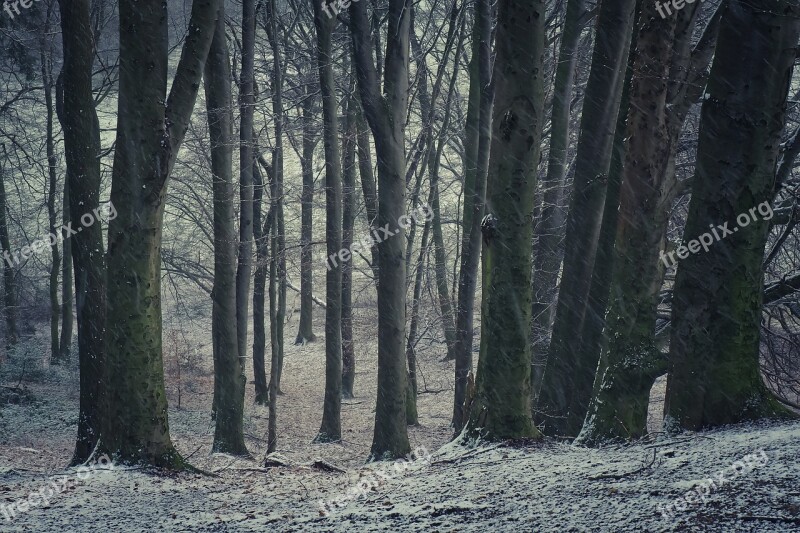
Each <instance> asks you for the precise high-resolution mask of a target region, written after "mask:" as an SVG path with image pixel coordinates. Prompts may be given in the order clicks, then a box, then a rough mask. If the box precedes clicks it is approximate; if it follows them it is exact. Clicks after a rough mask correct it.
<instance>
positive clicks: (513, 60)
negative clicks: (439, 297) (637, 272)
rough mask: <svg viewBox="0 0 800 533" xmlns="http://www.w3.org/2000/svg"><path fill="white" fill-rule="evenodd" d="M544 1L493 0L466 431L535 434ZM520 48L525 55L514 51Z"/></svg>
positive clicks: (494, 434) (492, 435)
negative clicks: (478, 283) (474, 366)
mask: <svg viewBox="0 0 800 533" xmlns="http://www.w3.org/2000/svg"><path fill="white" fill-rule="evenodd" d="M545 9H546V8H545V2H544V0H501V1H500V3H499V11H498V23H497V58H496V60H495V70H494V80H493V83H494V84H495V87H496V94H495V110H494V116H493V120H492V148H491V158H490V162H489V174H488V175H489V182H488V189H487V204H486V210H487V212H488V213H489V214H487V215H486V217H484V220H483V222H482V223H481V229H482V234H483V245H484V254H483V287H484V296H483V306H482V309H481V321H482V327H481V351H480V358H479V360H478V372H477V380H476V391H475V398H474V400H473V402H472V405H471V407H470V412H469V415H468V416H469V421H468V423H467V428H466V430H465V431H466V432H468V434H472V435H476V434H481V435H483V436H484V437H486V438H488V439H508V438H523V437H535V436H538V435H539V432H538V431H537V429H536V428H535V427H534V426H533V424H532V423H531V404H530V392H531V390H530V386H531V380H530V376H531V373H530V361H531V344H530V318H531V317H530V312H531V298H532V296H531V292H532V291H531V245H532V237H533V220H532V217H533V208H534V206H533V197H534V191H535V189H536V166H537V164H538V162H539V156H540V150H541V149H540V141H541V135H542V124H543V122H544V118H543V116H542V115H543V111H544V78H543V76H544V65H543V57H544V47H545V44H544V40H545V38H544V37H545ZM522 49H524V50H525V53H520V50H522Z"/></svg>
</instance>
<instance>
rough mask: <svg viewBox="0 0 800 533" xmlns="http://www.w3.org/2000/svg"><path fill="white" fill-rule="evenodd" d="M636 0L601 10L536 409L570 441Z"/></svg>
mask: <svg viewBox="0 0 800 533" xmlns="http://www.w3.org/2000/svg"><path fill="white" fill-rule="evenodd" d="M635 4H636V0H615V1H613V2H611V1H605V2H602V3H601V4H600V7H599V15H598V22H597V36H596V39H595V47H594V53H593V57H592V67H591V71H590V73H589V81H588V83H587V87H586V95H585V97H584V104H583V114H582V117H581V132H580V137H579V140H578V155H577V159H576V162H575V178H574V190H573V193H572V200H571V203H570V209H569V215H568V217H567V233H566V242H565V257H564V266H563V272H562V275H561V284H560V289H559V295H558V305H557V308H556V316H555V323H554V325H553V335H552V339H551V342H550V347H549V352H548V360H547V365H546V369H545V372H544V376H543V378H542V389H541V392H540V394H539V398H538V403H537V407H536V411H535V421H536V424H537V426H539V427H542V428H543V430H544V432H545V433H546V434H548V435H561V436H572V437H574V436H576V435H577V434H578V432H579V431H580V428H581V426H582V424H583V419H584V416H585V414H586V409H587V407H588V404H589V400H590V399H591V395H592V383H593V382H594V374H595V370H596V369H597V359H596V358H593V359H592V360H584V359H583V358H582V357H580V336H579V335H576V334H575V332H576V331H581V330H582V329H583V321H584V316H585V312H586V306H587V302H588V299H589V290H590V287H591V279H592V271H593V269H594V264H595V254H596V251H597V245H598V242H599V234H600V229H601V225H602V218H603V211H604V209H603V207H604V203H605V198H606V185H607V181H608V172H609V168H610V165H611V157H612V152H613V150H612V147H613V140H614V126H615V124H616V120H617V115H618V113H619V108H620V99H621V95H622V86H623V84H622V83H621V82H620V80H621V79H622V78H623V77H624V75H625V65H627V60H628V49H629V45H630V39H631V34H632V27H633V14H634V7H635Z"/></svg>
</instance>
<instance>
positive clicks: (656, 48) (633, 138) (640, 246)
mask: <svg viewBox="0 0 800 533" xmlns="http://www.w3.org/2000/svg"><path fill="white" fill-rule="evenodd" d="M675 28H676V17H667V18H662V17H661V16H660V15H659V14H658V12H657V10H656V7H655V4H654V3H652V2H645V3H644V4H643V6H642V12H641V24H640V26H639V28H638V30H637V35H636V43H635V52H634V58H633V61H632V63H633V68H632V70H633V72H634V73H635V74H634V75H633V79H632V81H631V86H630V94H629V95H628V97H627V99H628V100H629V105H628V110H626V111H625V112H626V114H627V127H626V126H625V123H624V121H623V122H622V123H621V124H619V125H618V127H621V128H623V131H624V138H625V139H627V140H626V144H625V164H624V167H623V169H622V181H621V189H619V210H618V216H616V217H615V218H616V219H617V220H616V223H615V224H614V225H613V226H614V227H615V228H616V237H615V238H616V247H615V248H613V249H614V250H615V251H614V252H613V255H612V249H607V251H606V252H605V255H607V257H601V256H600V254H599V253H598V262H597V263H596V264H595V273H597V272H598V270H600V269H603V267H604V263H610V264H612V265H613V274H611V275H610V278H608V276H609V274H610V272H609V271H608V270H606V271H605V275H604V276H603V277H606V278H607V279H610V281H611V286H610V289H609V288H608V285H607V284H606V287H605V289H606V290H605V291H603V293H602V294H598V295H596V297H599V298H601V299H603V300H604V301H600V302H598V305H594V306H593V305H592V303H590V309H592V310H593V314H592V316H587V317H586V321H585V326H589V325H590V324H596V325H595V326H594V327H592V328H591V331H587V328H586V327H584V335H583V336H584V339H586V338H587V337H590V341H589V342H591V344H589V345H587V346H585V347H583V350H584V352H585V354H584V357H585V358H588V357H590V356H593V355H596V354H601V352H602V354H601V356H600V364H599V366H598V369H597V376H596V377H595V390H594V396H593V398H592V402H591V404H590V406H589V411H588V414H587V415H586V423H585V425H584V427H583V429H582V431H581V433H580V435H579V437H578V441H579V442H581V443H584V444H591V443H594V442H598V441H603V440H607V439H629V438H635V437H640V436H642V435H643V434H644V433H646V431H647V427H646V426H647V406H648V402H649V391H650V388H651V386H652V384H653V381H654V380H655V378H656V377H657V376H658V373H659V371H662V370H663V365H660V367H659V365H658V362H659V360H660V357H659V353H658V348H657V347H656V343H655V326H656V324H655V322H656V308H657V304H658V302H657V297H658V291H659V289H660V284H658V283H657V280H658V279H659V261H658V252H659V251H660V250H661V243H662V240H663V228H664V227H665V224H666V221H665V220H659V217H665V216H666V215H667V212H666V210H663V209H660V206H661V200H662V195H663V188H664V183H663V181H662V180H663V179H664V176H665V174H664V172H663V169H664V168H665V166H666V162H667V160H668V159H669V152H670V148H669V144H668V143H667V142H665V141H666V140H667V139H668V124H667V122H668V121H667V117H668V110H667V96H668V81H669V72H670V65H671V62H672V57H673V46H674V38H675ZM624 99H625V98H623V100H624ZM617 133H618V135H619V134H620V131H618V132H617ZM618 186H619V185H618ZM610 189H611V186H610V185H609V191H610ZM609 197H610V192H609ZM611 209H613V210H614V211H617V209H616V204H615V205H613V206H612V204H608V203H607V204H606V215H608V214H609V210H611ZM610 227H611V226H610V225H608V226H604V230H605V229H607V228H610ZM613 235H614V234H613V233H612V234H611V236H612V239H614V237H613ZM611 242H612V243H613V242H614V241H613V240H612V241H611ZM601 247H602V243H601ZM612 247H613V244H612ZM607 268H608V267H606V269H607ZM608 298H610V308H609V311H608V316H607V317H606V320H605V324H606V327H607V328H608V333H607V341H606V343H605V345H603V343H602V342H600V339H602V338H603V335H602V324H603V323H604V322H603V316H604V315H605V310H606V309H605V304H606V303H607V302H608ZM595 339H597V341H595Z"/></svg>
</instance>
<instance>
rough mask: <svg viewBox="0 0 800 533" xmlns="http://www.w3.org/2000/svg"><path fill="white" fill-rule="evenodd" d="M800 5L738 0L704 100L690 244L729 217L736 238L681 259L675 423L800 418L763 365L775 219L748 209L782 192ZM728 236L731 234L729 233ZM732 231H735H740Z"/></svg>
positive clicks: (672, 394) (670, 394) (672, 364)
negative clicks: (776, 392) (768, 252)
mask: <svg viewBox="0 0 800 533" xmlns="http://www.w3.org/2000/svg"><path fill="white" fill-rule="evenodd" d="M798 9H799V8H798V6H797V4H796V2H793V1H789V0H759V1H755V2H753V1H743V0H729V2H728V5H727V8H726V11H725V12H724V14H723V15H722V22H721V26H720V34H719V41H718V45H717V53H716V55H715V57H714V63H713V66H712V69H711V75H710V78H709V80H708V87H707V89H706V94H707V96H706V98H705V99H704V102H703V109H702V114H701V124H700V138H699V141H698V149H697V153H698V158H697V166H696V171H695V175H694V179H693V182H692V183H693V186H692V199H691V203H690V205H689V216H688V219H687V221H686V228H685V230H684V235H685V237H684V241H685V242H686V243H687V245H688V244H691V242H690V241H691V240H692V239H697V238H698V237H699V236H700V235H701V234H704V233H706V232H709V231H711V230H710V229H709V226H711V227H712V228H716V227H717V225H720V224H724V223H728V224H729V226H730V228H734V227H735V228H736V229H737V230H738V231H736V232H734V231H733V230H732V229H729V230H728V232H730V233H728V234H726V235H725V238H724V239H721V240H719V241H717V242H714V244H713V246H711V247H710V248H709V249H708V251H705V250H703V253H692V254H688V256H687V257H686V258H685V259H684V258H682V259H681V261H680V263H679V265H678V273H677V277H676V280H675V288H674V292H673V304H672V332H671V336H670V353H669V378H668V382H667V398H666V406H665V409H666V414H667V419H666V421H665V426H666V427H667V428H668V429H676V428H685V429H691V430H697V429H700V428H703V427H708V426H717V425H721V424H730V423H737V422H741V421H744V420H751V419H754V418H760V417H763V416H771V415H788V412H787V411H786V410H785V408H783V407H781V406H780V405H779V404H778V402H777V401H776V400H775V399H774V398H773V397H772V396H771V394H770V392H769V391H768V390H767V389H766V387H765V385H764V383H763V381H762V378H761V374H760V370H759V340H760V329H759V325H760V322H761V306H762V302H763V298H764V296H763V278H764V270H763V261H764V251H765V245H766V239H767V234H768V230H769V221H767V220H764V218H763V217H759V218H757V219H756V220H754V221H753V220H752V219H751V222H750V223H748V224H741V223H740V222H738V221H739V220H741V218H742V217H741V215H742V214H745V215H746V216H748V217H749V216H750V215H749V213H750V212H752V210H754V209H755V208H756V206H759V205H761V203H762V202H769V201H770V200H771V199H772V197H773V194H774V192H775V185H776V184H775V171H776V168H777V165H778V154H779V151H780V140H781V131H782V129H783V127H784V123H785V117H786V100H787V91H788V88H789V82H790V80H791V75H792V68H793V65H794V62H795V55H796V54H795V51H796V50H795V47H796V45H797V40H798V34H799V32H800V17H798V14H800V13H799V12H798ZM718 231H719V232H723V231H724V230H722V229H720V230H718ZM731 233H732V234H731Z"/></svg>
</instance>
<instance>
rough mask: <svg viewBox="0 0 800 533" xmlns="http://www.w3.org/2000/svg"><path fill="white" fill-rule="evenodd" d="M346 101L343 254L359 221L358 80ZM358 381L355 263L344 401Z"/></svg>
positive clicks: (348, 280) (345, 302) (346, 314)
mask: <svg viewBox="0 0 800 533" xmlns="http://www.w3.org/2000/svg"><path fill="white" fill-rule="evenodd" d="M352 80H353V83H352V84H351V87H350V93H351V94H350V95H349V96H348V98H347V100H346V103H345V105H346V110H345V119H344V120H345V124H344V140H343V141H342V153H343V154H344V161H343V165H344V170H343V172H342V184H343V186H342V203H343V206H342V250H349V249H350V247H351V246H352V244H353V239H354V226H355V218H356V144H357V139H356V136H357V124H356V109H355V108H356V106H357V105H358V103H357V102H356V99H355V95H354V94H353V92H354V91H355V76H352ZM355 378H356V354H355V345H354V341H353V262H352V261H345V262H344V264H343V265H342V398H347V399H350V398H353V397H354V396H353V385H354V382H355Z"/></svg>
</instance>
